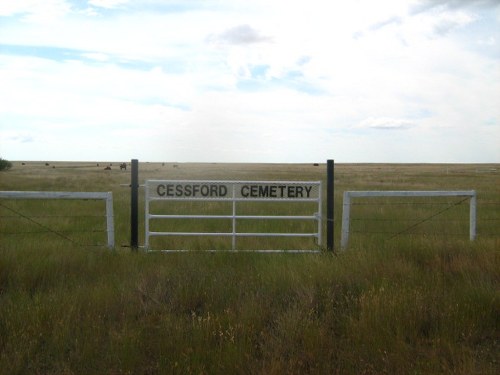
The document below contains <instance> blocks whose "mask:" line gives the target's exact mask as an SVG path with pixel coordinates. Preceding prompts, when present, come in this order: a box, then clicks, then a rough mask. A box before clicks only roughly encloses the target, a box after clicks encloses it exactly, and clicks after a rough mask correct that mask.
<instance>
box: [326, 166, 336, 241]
mask: <svg viewBox="0 0 500 375" xmlns="http://www.w3.org/2000/svg"><path fill="white" fill-rule="evenodd" d="M333 170H334V161H333V160H331V159H329V160H327V162H326V249H327V250H328V251H333V250H334V245H333V230H334V227H333V224H334V218H333V211H334V201H335V198H334V194H335V189H334V185H333V177H334V175H333V173H334V172H333Z"/></svg>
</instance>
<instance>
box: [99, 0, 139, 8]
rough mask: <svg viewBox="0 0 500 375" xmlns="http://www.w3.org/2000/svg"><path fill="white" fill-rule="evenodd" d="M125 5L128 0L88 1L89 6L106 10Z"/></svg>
mask: <svg viewBox="0 0 500 375" xmlns="http://www.w3.org/2000/svg"><path fill="white" fill-rule="evenodd" d="M127 3H129V0H89V5H92V6H95V7H100V8H107V9H113V8H118V7H120V6H122V5H124V4H127Z"/></svg>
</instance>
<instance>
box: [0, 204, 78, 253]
mask: <svg viewBox="0 0 500 375" xmlns="http://www.w3.org/2000/svg"><path fill="white" fill-rule="evenodd" d="M0 206H2V207H3V208H6V209H7V210H9V211H11V212H14V213H15V214H17V215H19V216H21V217H22V218H24V219H26V220H28V221H30V222H32V223H33V224H36V225H38V226H40V227H42V228H44V229H46V230H47V231H48V232H50V233H53V234H55V235H56V236H59V237H61V238H64V239H65V240H67V241H69V242H71V243H73V244H75V245H77V246H79V244H78V243H76V242H75V241H74V240H72V239H71V238H69V237H67V236H65V235H64V234H62V233H59V232H57V231H55V230H53V229H51V228H49V227H48V226H46V225H43V224H41V223H39V222H38V221H36V220H33V219H32V218H30V217H29V216H26V215H24V214H22V213H21V212H18V211H16V210H14V209H12V208H10V207H8V206H6V205H4V204H2V203H0Z"/></svg>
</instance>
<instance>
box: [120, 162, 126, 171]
mask: <svg viewBox="0 0 500 375" xmlns="http://www.w3.org/2000/svg"><path fill="white" fill-rule="evenodd" d="M122 169H125V170H127V163H121V164H120V171H121V170H122Z"/></svg>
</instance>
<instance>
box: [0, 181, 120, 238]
mask: <svg viewBox="0 0 500 375" xmlns="http://www.w3.org/2000/svg"><path fill="white" fill-rule="evenodd" d="M0 198H3V199H23V200H25V199H28V200H30V199H54V200H59V199H63V200H104V201H105V203H106V215H105V216H106V230H105V231H103V232H106V233H107V239H108V240H107V246H108V247H109V248H114V246H115V234H114V215H113V193H112V192H105V193H104V192H60V191H59V192H54V191H51V192H50V191H0ZM0 206H2V207H4V208H6V209H8V210H9V211H11V212H14V213H15V214H17V215H18V216H19V217H22V218H23V219H26V220H28V221H30V222H32V223H33V224H36V225H37V226H39V227H40V228H44V229H45V230H46V231H42V233H53V234H55V235H57V236H59V237H61V238H63V239H65V240H67V241H69V242H71V243H73V244H76V245H78V244H77V243H76V242H75V241H74V240H72V239H71V238H69V237H68V236H65V235H64V234H62V233H71V232H76V231H66V232H64V231H56V230H53V229H52V228H50V227H49V226H47V225H45V224H42V223H40V222H39V221H37V220H34V219H33V218H32V217H30V216H27V215H25V214H23V213H21V212H19V211H17V210H14V209H13V208H10V207H8V206H6V205H5V204H3V203H0ZM42 216H45V217H51V215H42ZM93 216H94V215H92V217H93ZM71 217H75V216H74V215H71ZM96 217H99V216H98V215H97V216H96ZM100 217H102V215H101V216H100ZM84 232H89V233H92V232H94V231H92V230H88V231H84Z"/></svg>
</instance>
